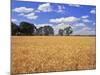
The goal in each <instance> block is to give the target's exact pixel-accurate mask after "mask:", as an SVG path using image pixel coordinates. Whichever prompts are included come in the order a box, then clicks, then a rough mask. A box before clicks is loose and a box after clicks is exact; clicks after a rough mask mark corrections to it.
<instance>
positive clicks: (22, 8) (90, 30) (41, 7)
mask: <svg viewBox="0 0 100 75" xmlns="http://www.w3.org/2000/svg"><path fill="white" fill-rule="evenodd" d="M11 8H12V16H11V18H12V21H13V22H14V23H16V24H17V25H19V24H20V22H22V21H26V22H30V23H33V24H34V25H35V26H36V27H37V28H39V27H41V26H45V25H50V26H52V27H53V28H54V31H55V34H57V33H58V30H59V29H64V28H65V27H67V26H71V27H72V28H73V31H74V33H73V35H95V27H96V7H95V6H87V5H77V4H76V5H75V4H74V5H73V4H57V3H45V2H25V1H16V0H13V1H12V7H11Z"/></svg>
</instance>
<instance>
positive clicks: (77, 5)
mask: <svg viewBox="0 0 100 75" xmlns="http://www.w3.org/2000/svg"><path fill="white" fill-rule="evenodd" d="M69 6H73V7H80V6H81V5H79V4H69Z"/></svg>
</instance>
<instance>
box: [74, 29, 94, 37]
mask: <svg viewBox="0 0 100 75" xmlns="http://www.w3.org/2000/svg"><path fill="white" fill-rule="evenodd" d="M74 35H95V30H92V29H91V28H89V27H83V28H81V29H80V30H76V31H74Z"/></svg>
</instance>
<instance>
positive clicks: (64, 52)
mask: <svg viewBox="0 0 100 75" xmlns="http://www.w3.org/2000/svg"><path fill="white" fill-rule="evenodd" d="M11 53H12V64H11V66H12V70H11V71H12V73H13V74H17V73H34V72H35V73H36V72H53V71H69V70H84V69H95V68H96V48H95V37H94V36H91V37H89V36H12V51H11Z"/></svg>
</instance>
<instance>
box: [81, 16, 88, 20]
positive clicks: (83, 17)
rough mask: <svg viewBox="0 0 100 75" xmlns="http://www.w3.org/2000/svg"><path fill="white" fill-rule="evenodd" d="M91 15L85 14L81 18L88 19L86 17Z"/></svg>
mask: <svg viewBox="0 0 100 75" xmlns="http://www.w3.org/2000/svg"><path fill="white" fill-rule="evenodd" d="M88 17H89V16H88V15H84V16H82V17H81V18H82V19H86V18H88Z"/></svg>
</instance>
